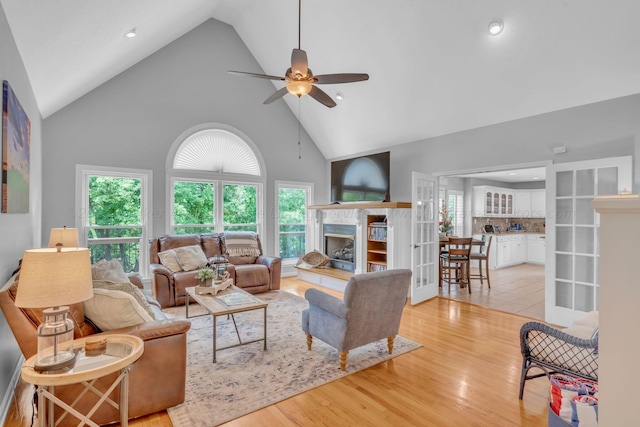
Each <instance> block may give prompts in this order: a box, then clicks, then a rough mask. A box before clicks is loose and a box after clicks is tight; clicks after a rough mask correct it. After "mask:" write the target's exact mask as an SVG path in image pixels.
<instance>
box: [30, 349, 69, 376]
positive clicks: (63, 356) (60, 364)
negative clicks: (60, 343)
mask: <svg viewBox="0 0 640 427" xmlns="http://www.w3.org/2000/svg"><path fill="white" fill-rule="evenodd" d="M77 358H78V353H76V352H73V353H69V352H62V353H58V354H56V355H53V354H52V355H51V356H47V357H45V358H43V359H40V360H37V361H36V362H35V364H34V366H33V369H34V370H35V371H36V372H53V371H59V370H61V369H66V370H69V369H71V368H73V367H74V366H75V364H76V360H77Z"/></svg>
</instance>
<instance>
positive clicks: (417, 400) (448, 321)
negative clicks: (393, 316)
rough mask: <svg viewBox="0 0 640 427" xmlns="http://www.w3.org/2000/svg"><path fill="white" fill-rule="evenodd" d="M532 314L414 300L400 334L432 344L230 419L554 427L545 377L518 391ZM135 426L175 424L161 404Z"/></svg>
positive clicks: (302, 286) (302, 285)
mask: <svg viewBox="0 0 640 427" xmlns="http://www.w3.org/2000/svg"><path fill="white" fill-rule="evenodd" d="M492 282H493V281H492ZM485 286H486V285H485ZM310 287H313V285H310V284H309V283H307V282H303V281H299V280H297V279H295V278H286V279H283V281H282V289H283V290H284V291H287V292H291V293H293V294H296V295H300V296H303V295H304V292H305V291H306V289H308V288H310ZM476 289H477V285H474V288H473V292H474V293H476V292H477V293H478V294H479V295H481V292H480V291H479V290H478V291H476ZM494 289H499V280H496V282H495V284H494V283H492V291H493V290H494ZM323 290H326V289H323ZM330 293H333V294H334V295H336V296H341V295H340V294H339V293H337V292H330ZM495 293H497V292H495ZM452 294H453V289H452ZM472 295H473V294H472ZM492 295H493V294H492ZM528 320H530V319H529V318H527V317H523V316H521V315H515V314H510V313H506V312H504V311H497V310H491V309H487V308H484V307H481V306H479V305H475V304H469V303H466V302H460V301H455V300H451V299H445V298H434V299H432V300H429V301H426V302H424V303H421V304H417V305H415V306H412V305H407V306H406V308H405V312H404V315H403V318H402V324H401V329H400V335H402V336H404V337H406V338H409V339H411V340H414V341H416V342H419V343H421V344H422V345H423V347H421V348H419V349H417V350H415V351H412V352H410V353H408V354H404V355H401V356H398V357H396V358H394V359H391V360H390V361H387V362H384V363H381V364H378V365H376V366H373V367H371V368H369V369H366V370H363V371H360V372H357V373H355V374H352V375H349V376H347V377H345V378H342V379H340V380H337V381H334V382H331V383H329V384H326V385H324V386H321V387H317V388H315V389H313V390H310V391H308V392H305V393H302V394H300V395H297V396H294V397H292V398H289V399H287V400H284V401H282V402H280V403H277V404H275V405H271V406H268V407H266V408H263V409H261V410H259V411H256V412H254V413H251V414H248V415H246V416H244V417H241V418H238V419H236V420H233V421H231V422H229V423H226V424H224V425H225V426H227V427H245V426H247V427H248V426H310V425H314V426H315V425H319V426H356V425H357V426H360V425H371V426H401V425H402V426H463V425H464V426H491V427H499V426H546V425H547V424H546V423H547V405H548V387H549V386H548V382H547V381H546V380H545V379H544V378H540V379H536V380H531V381H528V383H527V386H526V388H525V395H524V399H523V400H522V401H521V400H518V386H519V379H520V367H521V363H522V358H521V356H520V344H519V330H520V326H521V325H522V324H523V323H525V322H526V321H528ZM300 339H301V340H304V339H305V337H304V334H302V332H301V334H300ZM336 369H339V367H338V366H336ZM212 410H215V408H212ZM130 425H131V426H136V427H151V426H154V427H155V426H171V421H170V419H169V416H168V415H167V414H166V412H161V413H158V414H154V415H152V416H148V417H144V418H140V419H136V420H132V421H131V422H130ZM176 427H180V426H176Z"/></svg>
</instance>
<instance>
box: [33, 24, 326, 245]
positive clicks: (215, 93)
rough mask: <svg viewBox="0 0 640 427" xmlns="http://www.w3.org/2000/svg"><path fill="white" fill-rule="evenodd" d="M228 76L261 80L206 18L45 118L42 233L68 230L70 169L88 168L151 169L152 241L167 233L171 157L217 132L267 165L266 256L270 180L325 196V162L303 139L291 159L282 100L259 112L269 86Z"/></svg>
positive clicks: (230, 38) (242, 50)
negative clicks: (196, 134) (231, 131)
mask: <svg viewBox="0 0 640 427" xmlns="http://www.w3.org/2000/svg"><path fill="white" fill-rule="evenodd" d="M231 69H235V70H246V71H255V72H259V71H260V67H259V66H258V64H257V62H256V61H255V59H254V58H253V56H252V55H251V54H250V53H249V51H248V50H247V48H246V46H245V45H244V43H243V42H242V40H240V38H239V37H238V35H237V34H236V32H235V30H234V29H233V28H232V27H231V26H229V25H227V24H224V23H222V22H220V21H216V20H213V19H211V20H209V21H206V22H205V23H203V24H202V25H200V26H199V27H197V28H195V29H194V30H193V31H191V32H190V33H187V34H186V35H185V36H183V37H181V38H180V39H178V40H176V41H175V42H173V43H171V44H170V45H168V46H166V47H164V48H163V49H161V50H159V51H158V52H156V53H154V54H153V55H151V56H149V57H147V58H146V59H145V60H143V61H141V62H140V63H138V64H136V65H134V66H133V67H131V68H130V69H128V70H126V71H124V72H123V73H121V74H120V75H118V76H116V77H115V78H113V79H112V80H110V81H108V82H107V83H105V84H104V85H102V86H100V87H99V88H97V89H95V90H94V91H92V92H90V93H89V94H87V95H86V96H84V97H82V98H80V99H79V100H77V101H76V102H74V103H73V104H71V105H69V106H67V107H66V108H64V109H62V110H60V111H59V112H57V113H55V114H53V115H52V116H50V117H48V118H47V119H46V120H45V121H44V127H43V129H44V130H43V135H44V147H43V153H44V157H45V158H46V159H47V162H46V164H45V165H44V168H43V175H44V192H45V194H44V197H43V206H44V210H45V212H47V215H46V216H45V218H44V220H43V229H44V230H45V231H46V230H49V229H50V228H51V227H60V226H62V225H74V224H75V218H74V185H75V181H74V173H75V165H76V164H87V165H100V166H117V167H127V168H138V169H150V170H153V218H154V219H153V234H154V236H158V235H160V234H163V233H165V221H166V216H167V213H166V212H165V210H166V205H165V189H166V182H165V177H166V174H165V161H166V157H167V153H168V151H169V148H170V147H171V145H172V144H173V142H174V141H175V140H176V138H177V137H178V136H180V134H182V133H183V132H184V131H186V130H187V129H190V128H192V127H194V126H196V125H199V124H202V123H224V124H227V125H230V126H232V127H234V128H236V129H238V130H240V131H241V132H243V133H244V134H246V135H247V136H248V137H249V138H251V140H252V141H253V142H254V143H255V144H256V145H257V147H258V149H259V150H260V151H261V153H262V156H263V157H264V160H265V163H266V165H267V187H266V193H265V200H266V212H265V226H266V230H267V233H266V234H267V236H266V239H267V240H268V244H266V245H265V246H264V249H265V252H267V253H271V252H272V251H273V247H274V246H273V239H274V208H275V206H274V200H275V198H274V181H275V180H283V181H305V182H313V183H314V184H315V186H316V191H318V192H319V193H320V194H323V193H324V191H325V190H324V189H325V188H326V187H327V184H326V182H325V181H326V179H325V159H324V157H323V156H322V155H321V153H320V151H319V150H318V149H317V147H316V146H315V144H313V143H312V142H311V141H310V140H309V137H308V136H307V135H306V133H304V132H303V134H302V159H298V145H297V143H298V124H297V123H298V122H297V119H296V118H295V116H294V115H293V114H292V113H291V110H290V109H289V108H287V107H286V105H285V103H284V102H283V101H276V102H275V103H273V104H270V105H263V104H262V102H263V101H264V100H265V99H266V98H267V97H268V96H269V95H271V93H273V92H274V91H275V90H276V88H275V87H274V85H273V83H271V82H270V81H268V80H263V79H252V78H243V77H238V76H232V75H229V74H228V73H227V71H228V70H231ZM304 101H308V100H304V99H303V102H304ZM311 101H312V102H313V100H311Z"/></svg>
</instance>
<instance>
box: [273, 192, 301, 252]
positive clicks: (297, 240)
mask: <svg viewBox="0 0 640 427" xmlns="http://www.w3.org/2000/svg"><path fill="white" fill-rule="evenodd" d="M306 205H307V190H306V189H304V188H291V187H279V188H278V226H279V230H278V232H279V239H278V244H279V251H280V258H282V259H287V258H295V257H297V256H298V254H300V253H305V252H306V243H305V236H306V222H307V220H306Z"/></svg>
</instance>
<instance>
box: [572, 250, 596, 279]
mask: <svg viewBox="0 0 640 427" xmlns="http://www.w3.org/2000/svg"><path fill="white" fill-rule="evenodd" d="M575 260H576V274H575V276H576V282H585V283H595V280H593V279H594V277H593V276H594V270H593V262H594V258H593V257H590V256H582V255H576V258H575Z"/></svg>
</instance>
